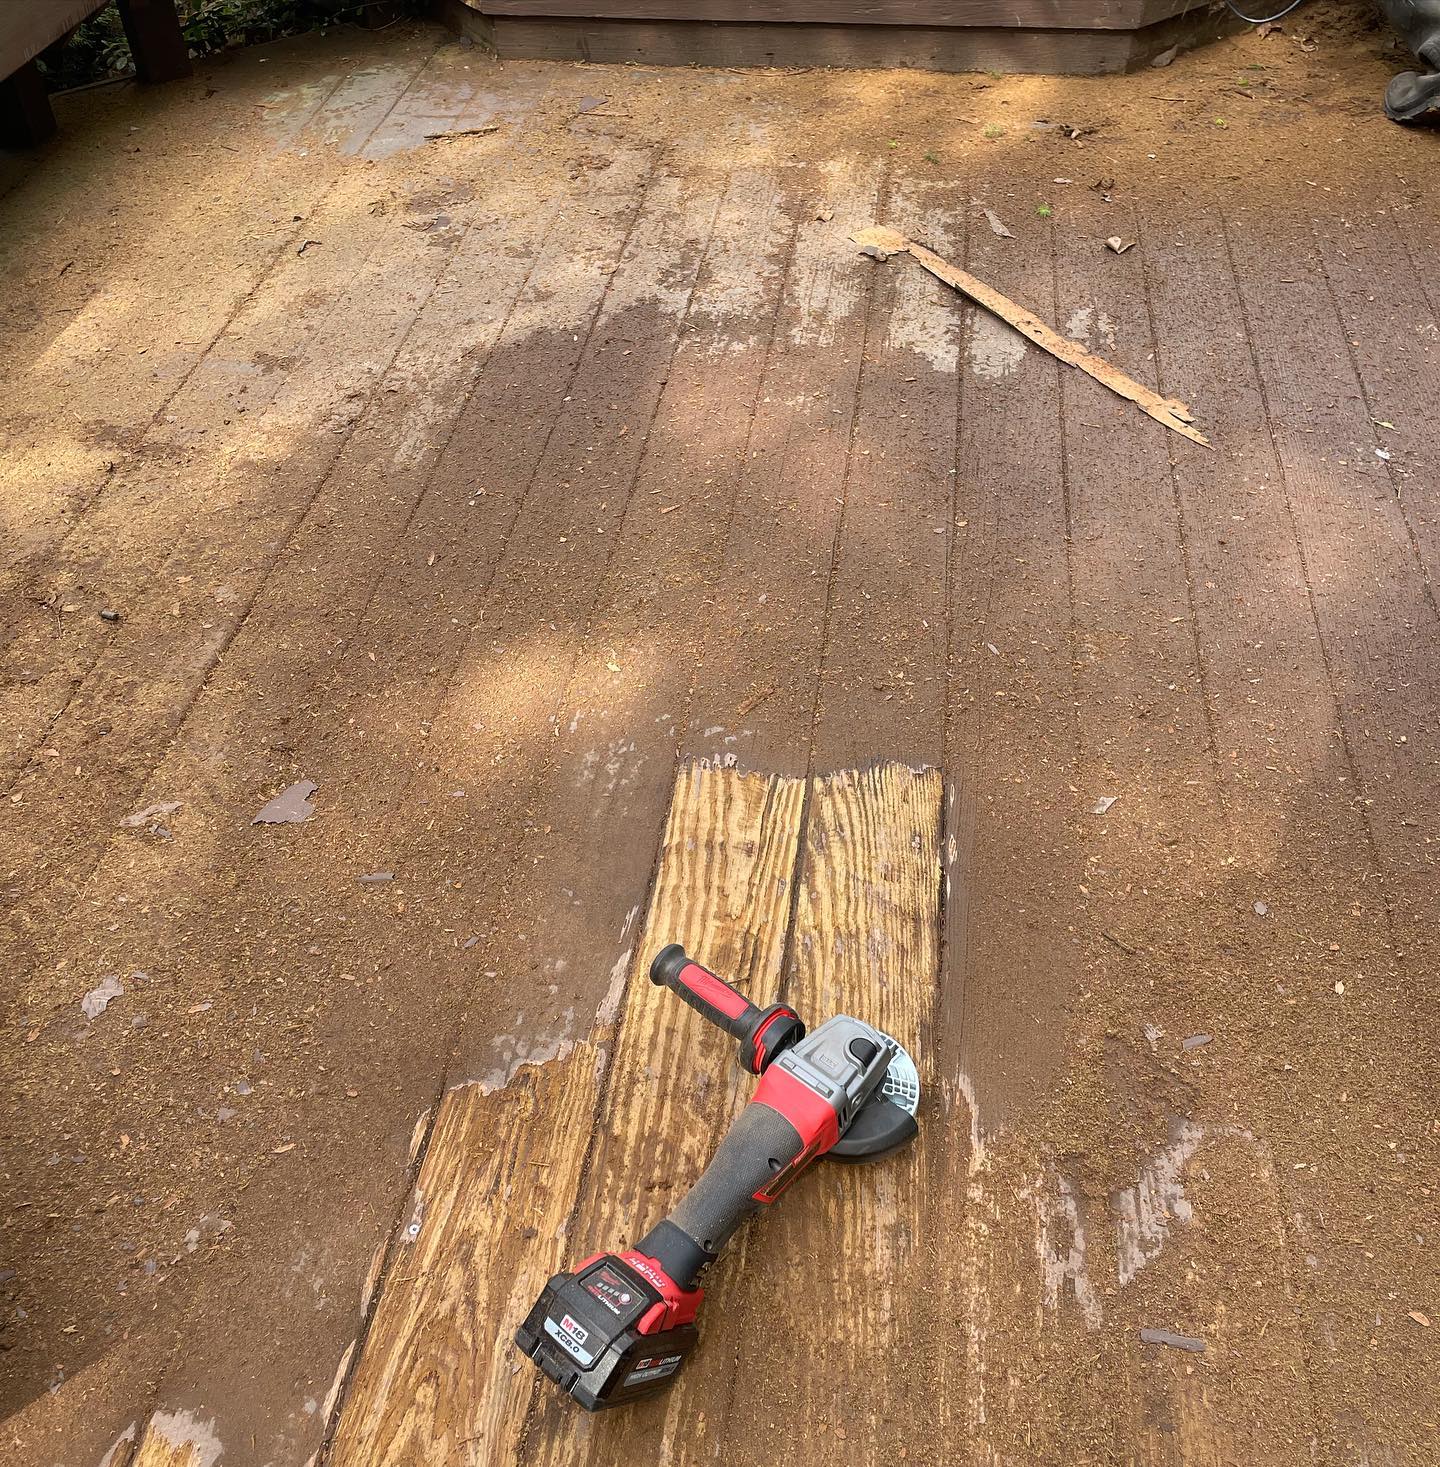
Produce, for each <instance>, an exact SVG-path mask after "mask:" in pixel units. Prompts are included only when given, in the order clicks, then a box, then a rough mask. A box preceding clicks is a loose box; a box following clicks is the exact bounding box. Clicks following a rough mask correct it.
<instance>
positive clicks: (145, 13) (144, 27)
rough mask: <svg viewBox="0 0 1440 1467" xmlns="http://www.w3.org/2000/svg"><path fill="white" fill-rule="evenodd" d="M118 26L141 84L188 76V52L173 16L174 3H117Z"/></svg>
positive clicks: (162, 0)
mask: <svg viewBox="0 0 1440 1467" xmlns="http://www.w3.org/2000/svg"><path fill="white" fill-rule="evenodd" d="M119 5H120V23H121V24H122V25H123V26H124V27H125V35H126V38H127V39H128V40H129V42H130V54H131V55H132V56H133V57H134V58H135V71H136V74H137V75H138V76H139V78H140V80H141V81H145V82H162V81H175V80H176V79H177V78H178V77H182V76H189V75H190V71H191V67H190V48H189V47H188V46H187V45H186V44H185V36H184V33H183V32H182V31H181V29H180V17H179V16H178V15H176V13H175V0H119Z"/></svg>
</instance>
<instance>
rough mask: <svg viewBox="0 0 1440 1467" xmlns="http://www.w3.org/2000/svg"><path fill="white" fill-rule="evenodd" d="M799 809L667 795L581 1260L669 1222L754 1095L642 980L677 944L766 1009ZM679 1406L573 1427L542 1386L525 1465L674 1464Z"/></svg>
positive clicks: (715, 793)
mask: <svg viewBox="0 0 1440 1467" xmlns="http://www.w3.org/2000/svg"><path fill="white" fill-rule="evenodd" d="M803 795H804V783H803V781H801V780H795V779H767V778H765V777H763V776H760V775H743V774H738V773H735V772H734V771H730V770H710V769H705V768H704V767H703V766H699V765H693V766H689V767H687V768H686V769H684V770H682V772H681V774H680V776H679V779H678V780H677V782H676V788H675V796H674V799H673V801H672V804H671V808H670V820H669V824H668V827H667V830H666V834H665V843H664V846H663V848H662V851H661V855H660V865H659V868H658V870H657V872H656V877H655V888H654V894H653V897H652V899H651V904H650V913H649V917H648V920H647V923H646V929H645V934H644V937H643V939H642V941H641V943H640V946H639V948H638V950H637V957H636V971H635V973H634V974H633V975H632V978H631V983H630V992H629V997H628V1000H627V1003H626V1009H625V1014H624V1018H623V1020H622V1025H621V1033H620V1040H619V1044H618V1047H617V1049H616V1055H615V1062H614V1065H613V1067H612V1071H611V1076H610V1081H609V1087H608V1088H609V1095H610V1097H611V1098H610V1103H609V1106H608V1108H607V1113H606V1114H605V1116H604V1117H603V1118H602V1119H601V1121H600V1124H599V1127H598V1135H597V1144H596V1149H595V1155H594V1159H593V1161H592V1163H591V1166H590V1169H589V1173H588V1176H589V1179H590V1180H589V1184H588V1186H587V1188H586V1192H585V1195H584V1196H583V1197H582V1198H581V1199H580V1205H579V1207H578V1209H577V1211H576V1218H575V1226H574V1228H573V1230H572V1231H573V1234H574V1238H575V1247H576V1248H578V1249H580V1250H581V1251H582V1252H585V1251H589V1249H590V1248H591V1246H592V1243H593V1246H594V1247H609V1248H617V1247H620V1246H622V1245H623V1244H627V1243H631V1242H634V1241H635V1240H636V1239H638V1238H639V1237H641V1236H642V1235H643V1234H644V1233H645V1232H646V1231H647V1230H648V1229H649V1228H650V1227H651V1226H653V1225H654V1224H655V1223H656V1222H658V1221H659V1220H660V1219H661V1218H662V1217H663V1216H664V1215H665V1214H666V1213H667V1212H669V1210H670V1208H671V1207H672V1206H673V1205H674V1204H675V1202H677V1201H678V1200H679V1198H680V1196H681V1194H682V1193H683V1192H684V1191H685V1190H687V1189H688V1187H689V1185H690V1184H691V1182H693V1180H694V1179H695V1177H696V1176H697V1175H698V1174H699V1173H700V1171H701V1170H703V1168H704V1167H705V1165H706V1164H707V1163H708V1161H709V1160H710V1154H711V1152H712V1151H713V1150H714V1147H715V1144H716V1142H717V1141H718V1139H719V1136H720V1134H721V1133H722V1132H723V1131H724V1130H725V1128H726V1127H728V1125H729V1123H730V1119H731V1117H732V1116H733V1114H734V1113H735V1111H736V1110H738V1109H739V1108H740V1106H741V1105H742V1104H743V1103H744V1100H745V1098H746V1097H747V1096H748V1094H749V1090H750V1083H749V1077H748V1076H746V1075H745V1074H743V1072H741V1070H740V1069H739V1067H738V1065H736V1064H735V1063H734V1051H733V1047H732V1046H731V1045H730V1042H729V1041H728V1040H726V1039H725V1038H724V1037H723V1036H721V1035H719V1034H718V1033H717V1032H716V1031H715V1030H714V1029H712V1028H711V1027H710V1026H709V1025H708V1024H707V1023H706V1022H705V1020H703V1019H702V1018H700V1016H699V1015H698V1014H695V1013H694V1012H692V1011H691V1010H690V1009H689V1008H687V1007H685V1006H684V1005H683V1004H680V1003H678V1002H677V1001H676V1000H675V999H674V998H673V997H672V996H671V995H670V994H668V993H667V992H665V991H664V990H663V989H657V988H655V987H654V986H653V985H652V984H651V983H650V982H649V981H648V978H647V976H646V974H645V965H646V964H647V963H648V961H649V958H650V955H652V954H653V953H654V952H655V951H656V950H657V949H658V948H660V947H662V946H664V945H665V943H667V942H681V943H683V944H684V945H685V948H686V950H687V951H688V952H690V953H692V954H693V955H694V956H695V957H696V958H698V959H699V960H700V961H702V962H704V963H705V964H706V965H707V966H709V967H711V968H713V969H714V970H715V971H716V972H718V973H720V974H722V975H723V976H725V977H726V978H729V979H731V980H733V981H734V982H735V984H736V985H737V986H738V987H739V988H741V989H742V990H744V991H745V992H746V993H747V994H748V995H749V996H750V997H751V998H752V999H753V1000H754V1001H755V1002H756V1003H758V1004H765V1003H769V1002H771V1001H772V998H773V995H774V993H775V991H776V988H777V987H778V984H779V978H780V964H781V957H782V954H783V952H784V945H785V928H786V924H787V920H788V917H789V912H790V902H791V884H792V881H793V879H794V870H795V862H796V857H797V855H798V851H799V840H800V821H801V813H802V808H803V803H804V802H803ZM582 1240H583V1241H582ZM702 1327H703V1326H702ZM714 1358H723V1357H721V1356H718V1355H717V1356H716V1357H714ZM688 1400H689V1398H688V1396H687V1393H686V1390H685V1387H684V1384H683V1383H682V1384H681V1386H680V1388H679V1389H678V1390H674V1391H671V1392H669V1393H667V1394H666V1395H664V1396H662V1397H660V1398H659V1399H657V1400H651V1401H645V1402H640V1403H639V1404H637V1405H635V1406H633V1407H630V1408H628V1409H626V1410H625V1411H620V1412H615V1413H613V1414H607V1415H606V1416H603V1417H599V1418H597V1419H596V1420H595V1422H594V1423H593V1424H584V1425H582V1424H581V1423H579V1422H577V1415H576V1411H575V1408H574V1406H573V1405H572V1404H570V1403H569V1402H567V1401H565V1400H563V1399H562V1398H561V1397H560V1396H559V1394H558V1393H557V1392H555V1391H554V1390H552V1389H551V1388H549V1387H548V1386H546V1387H544V1388H543V1389H542V1391H541V1393H540V1395H539V1396H538V1397H537V1406H538V1408H539V1409H538V1410H537V1412H536V1413H535V1417H534V1425H533V1428H532V1438H531V1447H532V1451H533V1457H532V1458H531V1460H533V1461H535V1462H537V1463H545V1464H550V1467H560V1464H566V1467H569V1464H571V1463H574V1462H576V1461H593V1462H596V1463H609V1462H616V1461H637V1460H641V1459H642V1458H641V1455H640V1454H641V1452H642V1450H643V1451H644V1453H645V1455H646V1456H648V1457H653V1456H654V1454H655V1448H654V1444H655V1440H656V1438H657V1437H661V1438H663V1440H664V1441H665V1443H666V1449H667V1450H672V1449H673V1451H675V1452H680V1451H681V1450H682V1441H683V1439H684V1438H685V1437H686V1436H687V1435H693V1422H691V1421H689V1419H688V1418H689V1417H690V1416H691V1414H692V1413H691V1411H690V1409H689V1405H688ZM702 1435H703V1433H702ZM647 1444H648V1446H647ZM663 1459H664V1457H663V1454H661V1457H660V1460H663Z"/></svg>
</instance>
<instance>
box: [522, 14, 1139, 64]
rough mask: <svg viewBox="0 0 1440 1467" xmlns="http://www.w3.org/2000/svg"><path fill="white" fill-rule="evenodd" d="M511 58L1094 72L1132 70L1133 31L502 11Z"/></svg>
mask: <svg viewBox="0 0 1440 1467" xmlns="http://www.w3.org/2000/svg"><path fill="white" fill-rule="evenodd" d="M494 22H495V49H496V50H497V51H498V52H499V54H500V56H501V57H534V58H539V59H544V60H553V61H594V62H610V63H616V62H619V63H624V62H636V63H639V64H641V65H645V66H690V65H696V66H839V67H860V68H868V67H892V66H898V67H914V68H916V69H917V70H920V71H1004V72H1045V73H1050V74H1060V73H1066V72H1068V73H1071V74H1076V75H1082V76H1093V75H1096V74H1098V73H1102V72H1114V71H1124V70H1125V68H1126V66H1127V65H1128V64H1129V61H1130V55H1131V45H1132V37H1131V35H1130V33H1128V32H1123V31H1112V30H1089V31H1084V30H1076V31H1055V30H1020V29H1016V28H1014V27H1003V26H950V27H944V28H940V27H934V26H876V25H722V24H717V23H716V22H714V21H694V20H671V21H651V22H643V21H628V20H561V19H555V20H521V19H518V18H516V19H510V18H507V17H505V16H499V15H497V16H495V17H494Z"/></svg>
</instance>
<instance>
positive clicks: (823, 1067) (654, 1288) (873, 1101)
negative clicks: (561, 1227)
mask: <svg viewBox="0 0 1440 1467" xmlns="http://www.w3.org/2000/svg"><path fill="white" fill-rule="evenodd" d="M650 979H651V982H653V983H657V984H663V985H664V986H665V987H667V988H670V989H673V990H674V991H675V992H676V993H678V994H679V995H680V997H681V998H683V999H684V1000H685V1002H686V1003H688V1004H689V1005H690V1007H691V1008H693V1009H696V1010H698V1011H699V1012H700V1013H702V1014H704V1015H705V1017H706V1018H707V1019H709V1020H710V1021H711V1022H712V1023H715V1024H718V1025H719V1026H720V1027H721V1028H722V1029H724V1030H725V1031H726V1033H727V1034H730V1035H732V1036H733V1037H734V1038H735V1039H737V1040H738V1041H739V1043H740V1063H741V1065H742V1066H743V1067H744V1068H745V1069H747V1070H749V1071H750V1072H751V1074H754V1075H759V1076H760V1083H759V1084H758V1085H757V1086H756V1087H755V1093H754V1095H753V1096H751V1098H750V1101H749V1104H747V1105H746V1107H745V1109H744V1110H742V1111H741V1112H740V1114H739V1116H738V1117H737V1118H736V1121H735V1124H734V1125H733V1126H731V1128H730V1130H729V1133H728V1134H727V1135H726V1137H725V1139H724V1140H723V1141H722V1142H721V1143H720V1146H719V1148H718V1149H717V1150H716V1152H715V1155H714V1157H713V1158H712V1159H711V1162H710V1165H709V1166H708V1167H707V1168H706V1169H705V1171H704V1173H703V1175H702V1176H701V1177H700V1179H699V1180H698V1181H697V1182H696V1183H695V1185H694V1186H693V1187H691V1189H690V1190H689V1192H687V1193H686V1194H685V1196H684V1197H683V1198H682V1199H681V1201H680V1204H679V1206H678V1207H676V1209H675V1211H674V1212H672V1213H671V1214H670V1216H669V1217H667V1218H666V1219H665V1220H664V1221H663V1222H661V1223H657V1224H656V1226H655V1227H653V1228H651V1229H650V1231H649V1232H648V1233H646V1235H645V1236H644V1237H643V1238H641V1240H640V1241H639V1242H638V1243H637V1244H636V1245H635V1246H634V1247H633V1248H631V1249H630V1250H629V1251H628V1252H625V1253H595V1254H592V1255H591V1256H590V1257H589V1258H587V1259H586V1260H585V1261H584V1262H583V1263H581V1264H579V1265H578V1266H577V1267H576V1268H575V1269H574V1270H573V1271H571V1272H570V1273H557V1274H556V1275H555V1277H554V1278H552V1279H551V1280H550V1282H549V1283H547V1284H546V1285H545V1288H544V1290H543V1291H542V1293H541V1295H540V1297H539V1298H538V1299H537V1300H536V1301H535V1304H534V1306H533V1307H532V1308H531V1310H530V1313H529V1314H528V1315H526V1317H525V1322H524V1324H522V1325H521V1326H520V1328H519V1329H518V1330H516V1331H515V1343H516V1344H517V1345H519V1347H520V1348H521V1349H522V1350H523V1351H524V1352H525V1354H527V1355H528V1356H529V1357H530V1358H531V1359H532V1360H533V1361H534V1362H535V1363H536V1365H538V1366H539V1367H540V1369H541V1370H543V1371H544V1372H545V1374H546V1375H548V1376H549V1377H550V1379H551V1380H553V1381H554V1382H555V1383H556V1385H558V1386H559V1387H560V1389H561V1390H563V1391H566V1392H568V1393H569V1394H570V1395H571V1396H572V1397H574V1399H575V1400H577V1401H578V1402H579V1403H580V1404H581V1405H582V1406H584V1407H585V1409H586V1410H587V1411H601V1410H604V1409H605V1408H607V1407H609V1406H623V1405H625V1404H627V1403H628V1402H630V1401H634V1400H638V1399H639V1398H640V1397H641V1396H647V1395H650V1394H652V1393H653V1392H655V1391H659V1390H662V1389H664V1388H665V1387H666V1386H668V1385H670V1384H672V1383H673V1381H674V1380H675V1376H676V1374H677V1373H678V1371H679V1369H680V1367H681V1365H682V1364H684V1361H685V1357H686V1356H687V1355H688V1354H689V1353H690V1351H691V1350H693V1349H694V1348H695V1345H696V1344H697V1342H698V1340H699V1333H698V1332H697V1330H696V1328H695V1315H696V1312H697V1311H698V1310H699V1308H700V1301H701V1299H702V1298H703V1297H704V1290H703V1289H701V1288H700V1287H699V1286H698V1282H697V1281H698V1279H699V1277H700V1273H701V1271H702V1270H703V1269H704V1268H705V1267H706V1265H707V1264H710V1263H713V1262H714V1261H715V1258H716V1255H717V1254H718V1253H719V1252H720V1250H721V1249H722V1248H723V1247H724V1246H725V1244H726V1242H727V1240H728V1239H729V1237H730V1235H731V1234H732V1233H733V1232H734V1231H735V1229H736V1228H738V1227H739V1226H740V1224H741V1223H742V1222H744V1221H745V1219H746V1218H747V1217H749V1216H750V1214H751V1213H752V1212H755V1211H756V1210H757V1209H759V1208H761V1207H763V1206H766V1205H768V1204H769V1203H771V1202H774V1201H775V1200H776V1199H777V1198H778V1197H779V1196H780V1194H781V1193H782V1192H784V1191H785V1189H786V1188H787V1187H788V1186H789V1185H790V1184H791V1183H792V1182H793V1181H794V1180H795V1178H796V1177H798V1176H799V1175H800V1173H801V1172H802V1171H804V1170H805V1168H806V1167H807V1166H809V1165H810V1163H811V1162H812V1161H814V1160H815V1159H816V1158H817V1157H821V1156H833V1157H836V1158H838V1159H840V1160H842V1161H868V1160H871V1159H872V1158H874V1157H878V1156H884V1155H885V1154H886V1153H887V1152H890V1151H894V1150H895V1148H896V1147H898V1146H902V1145H903V1144H904V1143H905V1142H906V1141H908V1140H909V1139H910V1138H911V1137H912V1136H913V1135H915V1132H916V1129H917V1128H916V1124H915V1110H916V1107H917V1106H918V1104H919V1101H920V1077H919V1076H918V1075H917V1073H916V1071H915V1062H914V1060H912V1059H911V1058H910V1056H909V1055H908V1054H907V1053H906V1052H905V1050H904V1049H903V1048H902V1047H901V1046H900V1045H899V1044H898V1043H897V1042H896V1041H895V1040H894V1039H892V1038H891V1037H890V1036H889V1035H888V1034H885V1033H883V1032H882V1031H881V1030H879V1029H876V1028H874V1027H873V1026H872V1025H870V1024H866V1023H864V1022H862V1021H861V1020H860V1019H852V1018H851V1017H850V1016H849V1015H848V1014H837V1015H836V1017H835V1018H833V1019H829V1020H827V1021H826V1022H825V1023H823V1024H822V1025H821V1026H820V1027H819V1028H818V1029H817V1030H815V1032H814V1033H813V1034H808V1035H807V1034H806V1032H805V1025H804V1024H803V1023H801V1021H800V1016H799V1015H798V1014H797V1013H796V1012H795V1011H794V1009H791V1008H788V1007H786V1005H784V1004H779V1003H777V1004H771V1005H770V1007H769V1008H767V1009H759V1008H756V1007H755V1005H754V1004H752V1003H751V1002H750V1001H749V1000H748V999H747V998H746V997H745V995H744V994H743V993H740V992H739V991H738V990H736V989H734V988H732V987H731V986H730V985H729V984H728V983H726V982H725V980H724V979H723V978H717V977H716V976H715V974H714V973H711V972H710V971H709V970H708V969H706V968H702V967H701V966H700V964H699V963H696V962H692V961H691V960H690V959H689V958H688V957H686V955H685V949H684V948H683V947H681V946H680V945H679V943H671V944H670V946H669V947H666V948H662V949H661V951H660V952H659V953H658V954H657V955H656V957H655V961H654V962H653V963H651V965H650Z"/></svg>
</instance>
